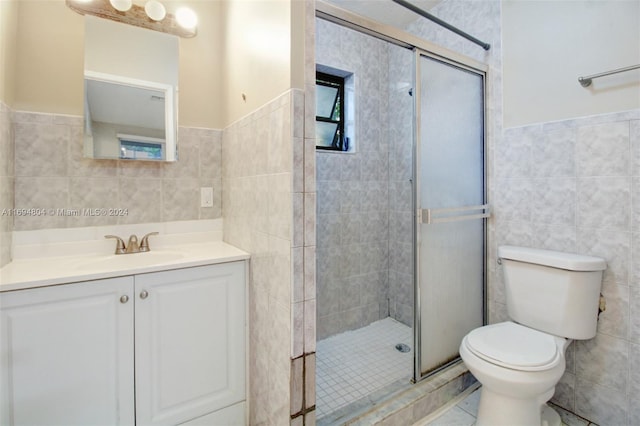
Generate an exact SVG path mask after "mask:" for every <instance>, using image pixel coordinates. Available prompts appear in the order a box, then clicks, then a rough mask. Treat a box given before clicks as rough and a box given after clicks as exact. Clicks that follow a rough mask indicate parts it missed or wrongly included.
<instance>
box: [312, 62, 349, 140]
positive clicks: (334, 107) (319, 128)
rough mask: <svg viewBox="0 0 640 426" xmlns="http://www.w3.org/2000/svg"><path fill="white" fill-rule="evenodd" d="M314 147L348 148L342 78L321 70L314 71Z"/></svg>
mask: <svg viewBox="0 0 640 426" xmlns="http://www.w3.org/2000/svg"><path fill="white" fill-rule="evenodd" d="M345 146H346V148H347V149H345ZM316 148H318V149H329V150H333V151H346V150H348V140H346V138H345V136H344V78H343V77H339V76H336V75H331V74H326V73H323V72H317V73H316Z"/></svg>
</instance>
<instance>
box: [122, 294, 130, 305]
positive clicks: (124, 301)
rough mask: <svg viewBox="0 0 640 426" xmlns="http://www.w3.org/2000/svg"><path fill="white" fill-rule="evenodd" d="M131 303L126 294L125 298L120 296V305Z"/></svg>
mask: <svg viewBox="0 0 640 426" xmlns="http://www.w3.org/2000/svg"><path fill="white" fill-rule="evenodd" d="M128 301H129V296H127V295H126V294H125V295H124V296H120V303H127V302H128Z"/></svg>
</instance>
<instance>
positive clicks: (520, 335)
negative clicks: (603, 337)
mask: <svg viewBox="0 0 640 426" xmlns="http://www.w3.org/2000/svg"><path fill="white" fill-rule="evenodd" d="M498 258H499V262H498V263H499V264H500V265H502V268H503V276H504V284H505V297H506V305H507V313H508V315H509V318H510V320H511V321H505V322H501V323H498V324H493V325H487V326H484V327H479V328H476V329H475V330H472V331H471V332H469V334H467V335H466V336H465V337H464V339H463V340H462V343H461V344H460V357H461V358H462V360H463V361H464V363H465V364H466V366H467V368H468V369H469V371H470V372H471V373H472V374H473V375H474V376H475V377H476V379H478V381H479V382H480V383H481V384H482V388H481V390H480V405H479V407H478V415H477V420H476V425H477V426H541V425H542V426H559V425H560V416H559V415H558V414H557V413H556V412H555V411H554V410H552V409H551V408H549V407H548V406H547V405H546V402H547V401H548V400H549V399H551V398H552V397H553V394H554V392H555V386H556V384H557V383H558V381H559V380H560V378H561V377H562V375H563V374H564V370H565V367H566V363H565V351H566V349H567V347H568V346H569V345H570V344H571V342H572V340H573V339H583V340H586V339H591V338H593V337H595V335H596V326H597V316H598V303H599V297H600V289H601V285H602V273H603V270H604V269H605V268H606V262H605V261H604V259H601V258H598V257H592V256H584V255H578V254H572V253H563V252H557V251H549V250H540V249H534V248H526V247H513V246H501V247H499V248H498Z"/></svg>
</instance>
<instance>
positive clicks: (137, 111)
mask: <svg viewBox="0 0 640 426" xmlns="http://www.w3.org/2000/svg"><path fill="white" fill-rule="evenodd" d="M171 89H172V88H171V86H169V85H162V84H158V83H152V82H146V81H139V80H134V79H125V78H123V77H120V76H111V75H107V74H97V73H91V72H86V73H85V144H84V147H85V156H87V157H92V158H110V159H113V158H121V159H128V160H155V161H166V160H167V159H168V157H171V154H169V155H167V154H168V151H167V143H166V136H167V135H170V134H174V133H175V131H174V129H173V128H172V127H173V120H172V119H171V117H172V116H173V112H172V111H171V108H169V106H170V105H173V91H172V90H171Z"/></svg>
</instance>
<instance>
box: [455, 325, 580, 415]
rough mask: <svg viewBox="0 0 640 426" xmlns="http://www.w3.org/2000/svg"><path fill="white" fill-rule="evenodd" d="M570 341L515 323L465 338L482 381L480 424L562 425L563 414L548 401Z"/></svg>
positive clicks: (469, 360) (465, 354)
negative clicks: (561, 417)
mask: <svg viewBox="0 0 640 426" xmlns="http://www.w3.org/2000/svg"><path fill="white" fill-rule="evenodd" d="M570 342H571V341H570V340H568V339H564V338H561V337H556V336H552V335H549V334H546V333H542V332H539V331H537V330H533V329H530V328H527V327H524V326H521V325H519V324H516V323H513V322H503V323H498V324H494V325H490V326H486V327H481V328H477V329H475V330H473V331H472V332H471V333H469V334H468V335H467V336H465V338H464V340H463V341H462V344H461V345H460V356H461V357H462V359H463V361H464V363H465V364H466V366H467V368H468V369H469V371H470V372H471V373H472V374H473V375H474V376H475V377H476V379H478V381H479V382H480V383H482V385H483V387H482V390H481V394H480V405H479V407H478V421H477V422H476V425H477V426H500V425H505V426H506V425H508V426H515V425H528V426H539V425H542V424H545V423H546V425H548V426H558V425H560V416H559V415H558V414H557V413H555V411H553V410H552V409H551V408H549V407H548V406H546V405H545V403H546V402H547V401H548V400H549V399H551V397H552V396H553V393H554V391H555V385H556V384H557V383H558V381H559V380H560V378H561V377H562V375H563V373H564V370H565V358H564V354H565V350H566V348H567V347H568V346H569V344H570ZM543 421H544V423H543Z"/></svg>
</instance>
